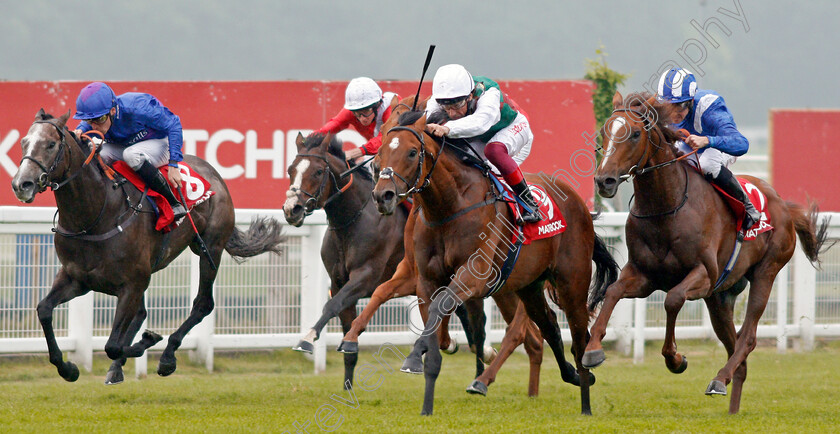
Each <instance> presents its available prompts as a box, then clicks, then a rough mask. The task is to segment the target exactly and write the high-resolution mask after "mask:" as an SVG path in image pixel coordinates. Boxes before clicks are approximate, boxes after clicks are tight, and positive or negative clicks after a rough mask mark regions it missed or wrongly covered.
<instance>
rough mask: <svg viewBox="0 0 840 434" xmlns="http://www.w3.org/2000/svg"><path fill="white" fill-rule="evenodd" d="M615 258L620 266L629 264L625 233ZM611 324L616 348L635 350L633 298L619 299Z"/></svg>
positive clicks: (626, 354)
mask: <svg viewBox="0 0 840 434" xmlns="http://www.w3.org/2000/svg"><path fill="white" fill-rule="evenodd" d="M615 248H616V251H615V255H614V258H615V260H616V262H617V263H618V265H619V267H621V268H624V266H625V265H626V264H627V258H628V253H627V242H626V241H625V239H624V235H622V236H621V243H619V244H618V245H617V246H615ZM610 324H611V326H612V329H613V331H615V334H616V349H617V350H618V351H620V352H621V353H622V354H624V355H625V356H629V355H630V354H631V353H632V351H633V300H630V299H624V300H619V301H618V304H616V306H615V310H613V314H612V318H610Z"/></svg>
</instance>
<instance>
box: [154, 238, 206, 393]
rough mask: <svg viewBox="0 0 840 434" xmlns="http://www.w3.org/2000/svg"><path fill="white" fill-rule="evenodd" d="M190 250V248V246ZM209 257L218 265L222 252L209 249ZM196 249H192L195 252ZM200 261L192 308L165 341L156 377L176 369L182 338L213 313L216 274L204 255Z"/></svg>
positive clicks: (163, 375) (168, 373)
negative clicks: (176, 356) (196, 290)
mask: <svg viewBox="0 0 840 434" xmlns="http://www.w3.org/2000/svg"><path fill="white" fill-rule="evenodd" d="M207 242H208V246H211V244H209V243H210V240H207ZM190 247H191V248H192V246H190ZM210 249H211V255H212V257H213V262H214V263H216V264H218V263H219V261H220V260H221V257H222V250H221V249H220V248H217V249H214V248H213V247H210ZM196 250H197V249H193V252H195V251H196ZM200 256H201V259H200V261H199V276H200V277H199V282H198V294H196V296H195V299H194V300H193V306H192V309H191V310H190V315H189V316H188V317H187V319H186V320H185V321H184V323H183V324H181V326H180V327H178V330H175V332H174V333H172V334H171V335H169V340H168V341H167V344H166V348H165V349H164V350H163V353H162V354H161V355H160V362H159V363H158V375H160V376H162V377H165V376H167V375H170V374H172V373H173V372H175V369H176V368H177V360H176V358H175V350H177V349H178V347H180V346H181V342H182V341H183V340H184V336H186V335H187V333H188V332H189V331H190V330H192V328H193V327H195V325H196V324H198V323H200V322H201V320H203V319H204V317H206V316H207V315H209V314H210V312H212V311H213V308H214V307H215V302H214V301H213V282H214V281H215V280H216V272H217V270H214V269H213V267H212V266H211V264H210V261H209V260H208V259H207V257H206V256H205V255H203V254H202V255H200Z"/></svg>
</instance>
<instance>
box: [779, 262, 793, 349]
mask: <svg viewBox="0 0 840 434" xmlns="http://www.w3.org/2000/svg"><path fill="white" fill-rule="evenodd" d="M789 269H790V266H789V265H785V266H784V267H782V269H781V270H779V274H778V275H776V352H777V353H779V354H784V353H786V352H787V341H788V339H787V331H786V330H785V328H786V327H787V316H788V272H789V271H788V270H789Z"/></svg>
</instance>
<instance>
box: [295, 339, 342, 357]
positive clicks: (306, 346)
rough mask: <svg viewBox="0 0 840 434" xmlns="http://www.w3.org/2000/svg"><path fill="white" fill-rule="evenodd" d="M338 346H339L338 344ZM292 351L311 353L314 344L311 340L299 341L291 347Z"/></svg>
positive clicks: (313, 349)
mask: <svg viewBox="0 0 840 434" xmlns="http://www.w3.org/2000/svg"><path fill="white" fill-rule="evenodd" d="M339 348H341V347H340V346H339ZM292 351H300V352H301V353H309V354H312V352H313V351H315V345H313V344H312V342H306V341H300V342H298V344H297V345H295V346H293V347H292Z"/></svg>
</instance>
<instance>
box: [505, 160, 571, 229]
mask: <svg viewBox="0 0 840 434" xmlns="http://www.w3.org/2000/svg"><path fill="white" fill-rule="evenodd" d="M491 175H492V179H493V181H494V183H495V184H496V188H498V189H499V190H500V191H502V192H503V193H502V197H503V198H504V199H505V201H506V202H507V203H508V206H509V207H510V210H511V211H512V212H513V215H514V220H515V221H521V219H520V217H521V214H522V212H521V210H520V207H519V203H520V202H519V200H518V198H516V195H515V194H514V193H513V191H512V190H511V189H510V187H509V186H508V185H507V184H506V183H503V182H502V181H501V180H499V179H498V178H497V177H496V176H495V175H493V174H492V173H491ZM528 187H529V188H530V189H531V196H533V198H534V201H535V202H537V203H538V204H540V215H542V217H543V219H542V220H541V221H539V222H536V223H526V224H525V225H524V226H523V227H522V234H523V235H524V236H525V241H524V244H531V242H532V241H534V240H539V239H542V238H549V237H553V236H555V235H557V234H559V233H562V232H565V231H566V221H565V220H564V219H563V215H562V213H561V212H560V208H558V207H557V204H555V203H554V200H553V199H552V198H551V196H550V195H549V194H548V193H546V191H545V189H544V187H543V186H541V185H539V184H529V185H528Z"/></svg>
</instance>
